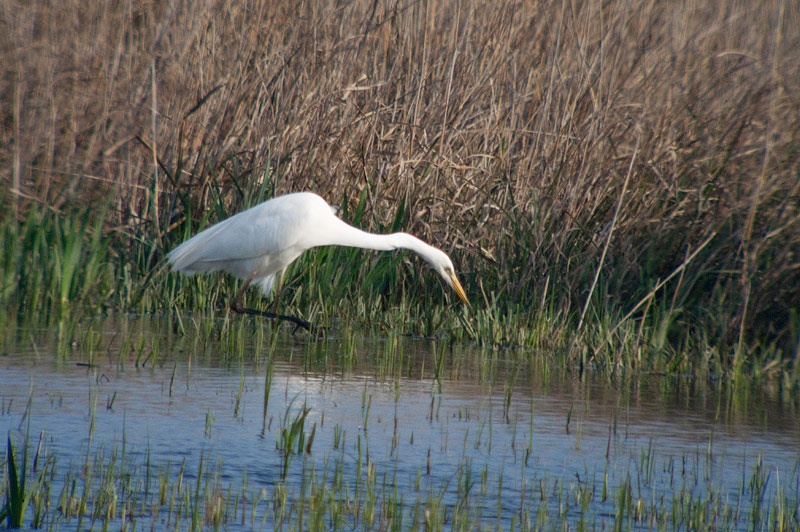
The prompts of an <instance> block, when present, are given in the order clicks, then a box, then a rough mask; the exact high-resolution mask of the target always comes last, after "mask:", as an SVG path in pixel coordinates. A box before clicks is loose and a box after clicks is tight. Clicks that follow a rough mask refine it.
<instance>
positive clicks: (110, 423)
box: [0, 320, 800, 526]
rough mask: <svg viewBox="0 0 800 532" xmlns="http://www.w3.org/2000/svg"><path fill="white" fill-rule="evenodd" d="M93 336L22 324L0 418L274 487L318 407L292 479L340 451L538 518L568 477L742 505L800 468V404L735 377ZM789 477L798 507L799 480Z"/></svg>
mask: <svg viewBox="0 0 800 532" xmlns="http://www.w3.org/2000/svg"><path fill="white" fill-rule="evenodd" d="M92 330H93V332H92V334H88V335H86V337H85V338H84V339H83V340H82V341H81V342H79V344H80V345H71V346H68V348H67V350H66V352H65V351H64V348H63V346H61V347H59V345H58V340H57V338H50V339H47V335H48V334H49V333H50V332H49V331H44V334H42V333H43V332H42V331H36V332H35V333H33V332H31V331H20V332H19V334H17V335H16V337H17V338H18V339H20V341H17V342H14V343H12V344H11V345H8V346H6V347H5V351H6V352H5V353H4V354H3V356H2V357H0V369H1V371H0V390H2V391H0V400H1V402H2V405H1V406H2V415H0V429H2V430H3V431H4V432H9V431H11V432H12V433H18V432H25V431H28V430H30V432H31V434H33V435H34V437H36V435H38V434H40V433H43V434H44V435H45V441H46V444H47V446H48V449H49V451H50V452H51V453H53V454H55V455H57V456H59V457H60V460H61V461H62V462H65V463H66V462H69V461H72V462H75V463H80V462H81V460H85V457H86V455H87V451H88V450H89V449H96V448H98V447H103V446H105V447H106V448H111V447H113V446H114V445H118V446H119V445H124V449H125V452H126V453H128V455H129V456H141V457H146V459H147V460H149V461H150V462H152V463H154V464H158V463H171V464H177V463H180V464H184V465H185V471H186V476H187V478H191V476H192V472H194V471H197V469H198V463H199V461H200V459H201V457H204V459H205V460H211V461H213V462H214V463H217V464H219V468H220V470H221V472H222V473H221V474H222V477H223V480H225V481H227V482H230V483H231V484H233V485H236V483H237V482H241V479H242V478H243V477H245V475H246V478H247V479H248V482H249V483H251V484H253V483H254V484H257V485H261V486H265V487H268V488H269V487H272V486H274V485H276V483H279V482H281V480H282V479H281V477H282V475H283V472H284V466H285V455H283V454H282V453H281V452H280V451H279V449H278V447H279V446H280V439H281V433H282V431H283V430H285V429H287V428H288V427H289V426H290V424H291V422H292V420H296V419H297V416H298V415H299V414H300V413H301V412H302V411H304V410H305V409H307V410H308V414H307V416H306V418H305V423H304V430H305V433H306V442H307V444H308V442H309V441H310V438H311V434H312V433H313V441H311V442H310V450H311V453H310V454H308V455H300V456H297V457H296V458H295V459H294V461H293V462H292V463H291V464H290V465H289V469H288V474H287V478H288V482H289V483H290V484H291V483H294V484H295V485H299V484H300V483H301V482H303V478H304V474H307V472H308V471H309V469H316V470H318V471H326V468H328V467H329V466H330V464H333V463H335V464H337V465H336V467H338V468H339V469H338V474H339V475H340V476H342V477H343V478H344V479H345V481H346V482H349V483H350V485H351V486H352V485H357V484H358V483H359V482H363V478H364V475H365V473H364V471H365V470H366V469H367V468H369V467H372V468H373V471H376V472H377V474H379V475H381V476H382V477H381V478H379V479H378V480H379V481H382V482H384V483H385V484H386V483H388V485H389V486H391V487H392V489H397V490H398V491H399V492H400V493H401V494H406V496H407V499H406V501H407V502H406V504H411V505H413V504H414V503H415V501H419V500H420V497H422V496H421V495H420V494H442V500H443V504H444V505H445V506H447V505H450V507H453V506H455V505H457V504H458V501H459V500H462V499H463V496H464V494H463V492H464V490H474V492H475V493H476V494H477V497H476V499H475V500H474V502H473V504H474V505H475V506H476V507H475V508H472V509H471V510H470V511H472V512H476V515H478V516H480V520H483V519H485V520H489V521H491V519H495V518H497V517H498V516H499V518H500V519H501V522H503V523H506V522H510V520H512V519H522V517H521V516H522V512H521V509H525V508H526V507H530V508H533V510H534V511H535V509H536V504H540V503H541V502H542V501H544V503H545V504H546V505H549V506H551V507H552V511H553V512H554V514H556V515H557V514H558V512H559V511H560V510H559V508H561V507H563V501H562V500H561V499H560V497H561V495H560V494H559V490H563V489H565V488H564V486H565V485H574V484H575V483H578V484H579V485H580V486H584V485H585V486H589V487H591V489H592V491H593V493H595V494H599V493H601V492H605V491H613V490H615V489H618V488H619V486H620V485H621V484H622V483H625V482H631V481H632V480H631V476H633V477H634V479H633V480H634V481H635V482H636V483H638V486H639V487H638V489H639V490H641V493H650V492H652V496H653V497H657V496H658V494H661V496H663V494H667V495H669V494H670V493H673V492H674V491H675V490H677V489H682V488H686V486H688V489H689V491H690V492H693V491H695V490H698V491H702V490H713V491H714V492H715V493H718V494H720V495H721V496H724V497H731V498H733V499H736V498H738V497H741V494H742V492H743V484H744V483H745V482H746V480H747V479H748V478H750V476H751V475H752V472H753V468H754V467H755V466H754V464H756V463H757V462H758V460H759V459H760V460H761V464H762V465H763V467H765V468H767V469H768V470H769V471H774V472H775V473H776V474H777V475H778V476H780V477H782V478H784V479H792V478H794V479H795V481H796V480H797V475H798V473H797V462H798V458H799V457H800V454H798V443H800V437H799V436H800V430H799V428H798V427H799V425H798V415H797V403H796V402H791V401H788V402H787V401H780V400H777V399H775V398H774V397H770V396H769V395H767V394H766V393H764V392H763V391H760V390H756V389H753V390H737V391H736V392H733V391H731V390H729V389H727V388H726V385H725V383H724V382H719V383H717V384H716V385H713V384H712V385H705V384H702V383H698V382H697V381H694V380H691V379H665V378H660V377H656V376H644V377H638V378H628V379H622V380H618V381H609V380H607V379H605V378H603V377H602V376H599V375H591V374H588V375H587V374H585V375H583V376H582V377H581V378H576V377H575V376H574V375H572V374H570V373H568V372H565V371H559V370H558V369H556V368H557V366H558V364H557V363H551V362H552V361H548V360H547V359H546V358H541V357H538V358H537V357H534V360H533V361H529V360H526V359H525V357H520V356H519V354H511V353H492V352H485V351H478V350H474V349H471V348H468V347H445V348H442V346H439V345H437V344H436V343H435V342H429V341H421V340H410V339H403V338H397V337H390V338H388V339H387V338H381V339H352V338H348V339H335V338H334V339H328V340H325V341H322V342H312V341H308V340H296V339H292V338H291V337H287V336H285V335H274V334H272V333H270V332H269V331H266V332H264V331H262V330H260V329H254V330H252V331H249V332H251V333H253V336H254V338H261V340H260V341H256V340H254V341H253V342H252V343H250V342H249V340H245V341H243V342H241V341H240V342H230V341H228V343H226V341H225V340H223V341H217V340H209V339H208V338H205V339H202V340H201V339H200V335H194V336H191V335H177V334H174V333H173V332H172V327H171V326H170V325H169V324H165V323H163V322H161V321H158V320H137V321H136V322H135V323H131V322H128V321H123V322H103V323H97V324H94V325H93V326H92ZM23 338H29V339H30V340H28V341H24V340H21V339H23ZM34 338H37V339H38V340H34ZM125 342H128V344H129V345H128V346H127V347H125ZM59 353H60V354H59ZM265 392H266V394H265ZM265 398H266V399H267V400H266V401H265ZM265 410H266V413H265ZM759 457H760V458H759ZM143 459H144V458H143ZM331 467H332V466H331ZM470 479H471V480H470ZM570 483H572V484H570ZM692 483H694V484H692ZM642 486H644V489H643V488H642ZM767 487H768V488H769V490H768V491H765V494H766V495H765V496H766V497H767V501H768V502H769V500H771V499H770V498H773V499H774V498H775V497H776V496H777V491H776V487H775V486H774V483H773V486H772V487H770V486H767ZM573 488H574V486H573ZM784 489H786V487H784ZM789 489H794V490H795V492H794V493H793V494H790V495H793V497H794V499H793V500H795V501H796V500H797V493H796V490H797V484H796V482H795V484H794V487H793V488H792V487H791V485H790V488H789ZM640 496H641V495H640ZM589 508H590V509H591V510H593V511H594V512H596V515H598V516H600V517H599V518H597V519H600V520H601V521H603V522H605V521H604V520H605V519H609V523H610V522H613V519H614V509H613V503H612V502H611V501H610V499H608V500H605V498H601V497H600V496H598V495H595V496H594V497H593V498H592V500H591V504H590V505H589ZM579 511H580V512H582V511H584V510H583V509H581V510H578V509H576V510H575V515H571V516H568V521H569V520H571V519H576V518H577V517H576V516H577V515H578V512H579ZM265 513H266V512H265ZM595 522H597V521H595ZM743 526H744V523H743Z"/></svg>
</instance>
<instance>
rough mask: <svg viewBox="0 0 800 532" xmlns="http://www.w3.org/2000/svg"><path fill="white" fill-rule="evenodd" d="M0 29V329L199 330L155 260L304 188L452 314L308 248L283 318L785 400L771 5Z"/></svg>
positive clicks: (195, 11) (796, 225) (799, 247)
mask: <svg viewBox="0 0 800 532" xmlns="http://www.w3.org/2000/svg"><path fill="white" fill-rule="evenodd" d="M2 18H3V28H4V30H3V35H2V38H0V54H2V56H3V57H4V58H7V59H8V60H6V61H2V62H1V63H0V180H1V181H2V183H3V185H4V186H3V187H2V190H1V191H0V202H1V203H2V206H3V209H2V215H1V216H2V219H0V238H2V242H3V245H2V250H0V283H1V284H0V308H2V310H0V312H3V313H5V314H6V319H10V320H11V321H13V320H14V319H28V318H31V317H37V318H41V319H44V320H47V321H53V322H55V321H57V320H58V319H62V318H64V317H66V316H67V315H70V316H74V315H76V314H87V313H88V314H96V313H103V312H114V311H122V312H140V313H159V314H160V313H164V312H170V313H178V314H180V320H181V321H182V322H184V323H185V320H186V316H187V315H198V316H213V315H220V314H221V313H222V312H224V311H223V308H224V302H225V301H227V300H228V299H229V298H230V296H231V294H232V293H233V291H234V290H235V286H234V284H233V283H232V282H231V281H229V280H223V278H222V277H219V276H217V277H215V276H208V277H201V278H196V279H187V278H183V277H179V276H175V275H172V274H170V273H169V272H168V271H167V268H166V266H165V264H164V262H163V258H164V255H165V253H166V252H167V251H168V250H169V249H171V248H172V247H173V246H175V245H176V244H177V243H178V242H180V241H182V240H183V239H184V238H186V237H187V236H189V235H190V234H192V233H194V232H195V231H197V230H198V229H200V228H202V227H204V226H206V225H208V224H210V223H213V222H214V221H217V220H220V219H222V218H225V217H227V216H229V215H230V214H232V213H234V212H237V211H239V210H241V209H243V208H245V207H246V206H249V205H252V204H254V203H257V202H258V201H261V200H263V199H266V198H268V197H271V196H273V195H276V194H281V193H285V192H288V191H294V190H304V189H310V190H315V191H317V192H319V193H320V194H322V195H323V196H325V197H326V198H328V199H329V201H331V202H332V203H333V204H335V205H339V206H340V208H341V213H342V216H343V217H344V218H346V219H348V220H350V221H352V222H353V223H355V224H356V225H359V226H361V227H363V228H365V229H368V230H372V231H389V230H396V229H402V230H406V231H409V232H412V233H415V234H417V235H419V236H421V237H423V238H426V239H427V240H429V241H431V242H432V243H434V244H436V245H438V246H440V247H442V248H443V249H445V250H446V251H448V252H449V253H450V254H451V256H453V258H454V260H455V262H456V264H457V265H458V266H459V269H460V270H461V271H460V274H461V277H462V279H463V280H464V284H465V288H466V290H467V293H468V294H469V295H470V297H471V299H472V301H473V303H474V305H473V308H472V310H471V311H467V310H466V309H464V308H462V307H460V306H457V305H452V306H448V305H447V304H446V303H445V302H446V301H447V300H448V297H449V294H446V293H445V291H443V290H441V289H440V288H439V282H438V280H437V279H436V278H435V277H434V276H432V275H430V274H429V273H428V272H427V271H426V269H425V268H424V266H421V265H419V264H418V261H417V260H416V259H415V258H413V257H410V256H407V255H403V254H395V255H386V254H377V253H364V252H361V251H358V250H348V249H320V250H317V251H316V252H312V253H309V254H308V255H307V256H306V257H305V258H304V259H303V260H302V261H301V262H300V263H299V264H298V265H297V266H296V267H295V268H294V269H293V270H292V271H291V272H289V275H288V278H287V286H286V289H285V290H284V292H283V297H282V299H281V302H280V304H281V305H282V307H283V309H284V310H286V311H287V312H295V313H300V314H302V315H303V316H304V317H306V318H307V319H310V320H312V321H314V322H316V323H319V324H321V325H323V326H334V327H336V326H341V327H348V326H349V324H351V323H353V322H357V323H358V324H359V327H364V328H368V327H371V326H374V327H376V328H379V329H381V330H382V329H390V330H395V331H398V332H404V333H409V334H416V335H425V336H431V335H436V336H440V337H446V338H449V339H452V340H455V341H468V342H477V343H480V344H483V345H493V346H511V347H522V348H525V349H526V352H528V353H532V352H537V351H549V352H553V353H556V354H557V355H558V356H559V357H560V358H562V359H563V360H564V361H565V363H567V364H569V365H571V366H573V367H577V368H581V369H582V368H597V369H599V370H600V371H603V372H606V373H608V374H612V373H616V372H618V371H620V370H634V371H655V372H663V373H669V374H685V373H698V374H707V373H712V374H718V373H729V374H731V375H732V376H734V377H737V378H738V377H742V376H750V375H755V376H759V377H769V378H772V379H776V380H779V381H781V382H784V383H786V384H787V385H789V386H796V383H797V382H798V372H799V371H800V369H798V364H797V358H798V349H800V311H799V310H798V304H797V302H798V301H800V266H799V264H800V263H798V260H797V257H798V256H800V236H798V235H800V184H799V183H800V179H798V176H800V142H799V141H798V139H800V63H798V62H797V61H796V50H798V49H800V24H798V23H797V21H798V20H799V19H800V12H798V6H797V4H796V3H793V2H785V1H783V0H768V1H767V2H766V3H764V2H762V3H758V4H751V3H741V2H740V3H735V4H733V5H731V4H729V3H727V2H723V1H722V0H717V1H713V2H710V3H704V4H702V5H701V4H698V5H696V6H687V5H685V4H675V3H673V2H650V3H630V2H622V1H611V2H605V3H602V4H597V3H592V2H577V3H574V2H573V3H559V2H551V3H547V2H545V3H536V4H533V5H519V4H518V3H513V2H500V3H499V4H498V3H486V4H481V5H472V4H464V3H458V2H448V1H444V0H433V1H430V2H411V3H408V4H402V3H396V2H373V1H366V0H358V1H354V2H349V3H346V4H344V5H338V4H335V3H326V2H305V3H301V4H298V5H295V4H291V5H284V4H283V3H280V2H278V3H276V2H268V1H264V0H250V1H246V2H240V3H237V4H236V5H235V6H229V5H227V4H208V5H203V6H195V5H193V4H192V5H190V4H185V5H184V4H175V5H172V4H164V3H159V2H154V3H146V4H142V5H136V6H131V5H128V4H124V3H123V4H118V3H95V4H92V5H89V6H85V5H83V4H80V6H79V5H78V4H77V3H76V2H74V1H73V2H67V3H60V4H58V5H55V4H52V5H51V4H49V3H46V4H41V5H40V4H35V5H34V4H29V3H25V2H21V3H14V4H13V5H11V6H9V8H8V9H6V10H4V11H3V14H2ZM249 297H251V298H254V297H258V296H257V295H256V293H255V291H252V292H251V293H250V294H249ZM251 303H252V301H251ZM255 304H264V303H262V302H261V301H258V302H257V303H255Z"/></svg>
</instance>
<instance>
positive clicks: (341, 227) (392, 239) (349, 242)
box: [325, 218, 432, 260]
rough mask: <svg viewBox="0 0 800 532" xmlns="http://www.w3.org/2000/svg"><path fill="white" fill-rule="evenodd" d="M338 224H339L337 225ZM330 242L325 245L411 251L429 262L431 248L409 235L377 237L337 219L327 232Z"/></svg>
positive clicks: (394, 234) (397, 234) (396, 234)
mask: <svg viewBox="0 0 800 532" xmlns="http://www.w3.org/2000/svg"><path fill="white" fill-rule="evenodd" d="M337 222H338V223H337ZM326 233H327V236H328V241H327V242H325V244H333V245H337V246H349V247H356V248H364V249H375V250H378V251H391V250H394V249H399V248H402V249H409V250H411V251H413V252H414V253H416V254H417V255H420V256H421V257H422V258H424V259H426V260H427V257H428V255H429V250H430V249H432V248H431V246H429V245H428V244H426V243H425V242H423V241H422V240H420V239H418V238H417V237H415V236H412V235H409V234H408V233H392V234H389V235H376V234H374V233H367V232H366V231H362V230H361V229H358V228H355V227H353V226H352V225H349V224H347V223H345V222H343V221H342V220H340V219H338V218H336V219H335V222H332V226H331V227H329V228H328V230H327V231H326Z"/></svg>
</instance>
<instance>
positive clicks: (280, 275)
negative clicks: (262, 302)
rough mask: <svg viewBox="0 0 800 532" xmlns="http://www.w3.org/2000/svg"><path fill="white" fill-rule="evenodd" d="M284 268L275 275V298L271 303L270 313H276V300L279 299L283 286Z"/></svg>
mask: <svg viewBox="0 0 800 532" xmlns="http://www.w3.org/2000/svg"><path fill="white" fill-rule="evenodd" d="M285 271H286V268H284V269H282V270H281V271H279V272H278V273H276V274H275V296H274V300H273V302H272V312H278V299H280V297H281V287H282V286H283V273H284V272H285Z"/></svg>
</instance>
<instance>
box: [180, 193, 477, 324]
mask: <svg viewBox="0 0 800 532" xmlns="http://www.w3.org/2000/svg"><path fill="white" fill-rule="evenodd" d="M331 245H334V246H349V247H359V248H364V249H375V250H384V251H390V250H395V249H409V250H411V251H413V252H414V253H416V254H417V255H419V256H420V257H422V258H423V259H424V260H425V261H426V262H427V263H428V264H429V265H430V267H431V268H433V270H434V271H435V272H436V273H438V274H439V275H441V276H442V278H443V279H444V280H445V282H446V283H447V284H448V285H450V286H451V287H452V288H453V290H455V292H456V294H457V295H458V297H459V298H461V300H462V301H463V302H464V303H466V304H467V305H469V301H468V300H467V296H466V294H465V293H464V289H463V288H462V286H461V283H460V282H459V281H458V278H457V277H456V273H455V268H454V267H453V262H452V261H451V260H450V257H448V256H447V254H446V253H445V252H444V251H442V250H440V249H437V248H435V247H433V246H431V245H429V244H426V243H425V242H423V241H422V240H420V239H418V238H417V237H415V236H412V235H410V234H408V233H392V234H387V235H379V234H374V233H367V232H365V231H362V230H360V229H357V228H355V227H353V226H352V225H349V224H347V223H345V222H344V221H342V220H341V219H340V218H338V217H337V216H336V209H335V208H333V207H331V206H330V205H328V203H327V202H326V201H325V200H324V199H322V198H321V197H319V196H318V195H316V194H314V193H312V192H298V193H294V194H287V195H285V196H280V197H277V198H273V199H271V200H267V201H265V202H263V203H261V204H259V205H256V206H255V207H252V208H250V209H248V210H246V211H243V212H240V213H239V214H236V215H234V216H231V217H230V218H228V219H227V220H224V221H222V222H219V223H217V224H215V225H212V226H211V227H209V228H208V229H206V230H204V231H202V232H200V233H198V234H196V235H195V236H193V237H192V238H190V239H189V240H187V241H186V242H184V243H183V244H181V245H180V246H178V247H176V248H175V249H173V250H172V251H171V252H170V253H169V255H168V256H167V258H168V259H169V262H170V263H171V264H172V268H173V269H175V270H178V271H181V272H183V273H185V274H187V275H194V274H197V273H208V272H214V271H225V272H228V273H230V274H231V275H233V276H235V277H238V278H239V279H244V281H245V282H244V286H242V288H241V290H239V292H238V293H237V294H236V296H235V297H234V298H233V300H232V301H231V303H230V308H231V310H233V311H234V312H239V313H247V314H258V315H262V316H267V317H269V318H278V319H283V320H288V321H291V322H293V323H295V324H297V325H298V326H302V327H305V328H306V329H310V328H311V325H310V324H309V323H308V322H307V321H305V320H302V319H300V318H295V317H293V316H282V315H279V314H274V313H271V312H265V311H258V310H252V309H246V308H242V307H241V306H240V304H239V300H240V298H241V297H242V294H243V293H244V291H245V290H246V289H247V287H248V286H249V285H250V284H251V283H253V282H255V283H256V284H257V285H259V286H260V288H261V290H262V291H263V292H264V294H267V295H269V293H270V292H271V291H272V287H273V284H274V282H275V276H276V275H280V274H281V273H282V272H283V270H284V269H285V268H286V267H287V266H288V265H289V264H291V263H292V262H293V261H294V260H295V259H296V258H297V257H299V256H300V255H301V254H302V253H303V252H304V251H305V250H307V249H311V248H314V247H317V246H331Z"/></svg>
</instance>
